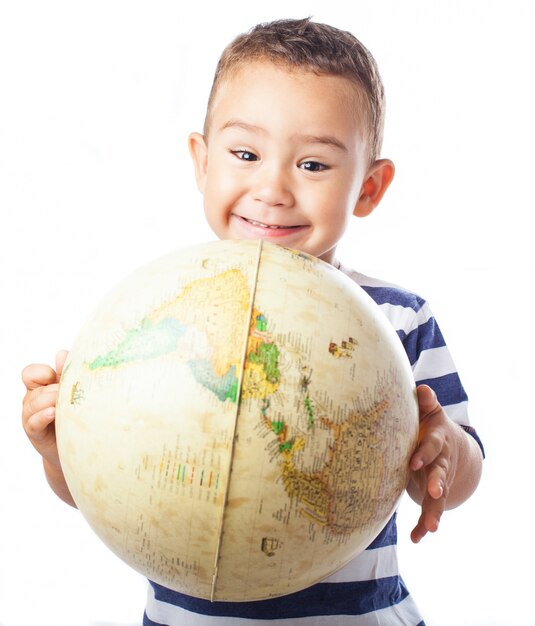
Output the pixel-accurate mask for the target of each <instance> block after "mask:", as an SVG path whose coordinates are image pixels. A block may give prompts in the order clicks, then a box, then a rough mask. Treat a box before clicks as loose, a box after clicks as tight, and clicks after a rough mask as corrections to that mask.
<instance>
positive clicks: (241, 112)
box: [207, 61, 368, 139]
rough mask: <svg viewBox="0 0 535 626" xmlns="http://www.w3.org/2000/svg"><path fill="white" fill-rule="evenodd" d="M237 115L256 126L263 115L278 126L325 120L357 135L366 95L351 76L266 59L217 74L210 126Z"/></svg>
mask: <svg viewBox="0 0 535 626" xmlns="http://www.w3.org/2000/svg"><path fill="white" fill-rule="evenodd" d="M242 116H245V117H247V120H246V121H248V122H250V123H252V124H257V125H259V126H262V125H263V124H264V123H265V122H266V118H267V120H269V121H270V122H271V123H272V124H273V123H274V122H275V121H278V123H279V125H280V126H281V127H282V126H284V124H289V125H309V126H310V125H313V126H314V125H316V126H318V127H325V126H328V127H330V128H331V129H332V130H336V129H338V130H339V131H340V132H346V133H347V132H349V133H351V132H353V133H356V134H358V135H359V136H360V137H361V139H362V138H363V136H365V135H367V132H366V129H367V125H368V115H367V107H366V99H365V96H364V94H363V92H362V89H361V88H360V87H359V86H358V85H356V84H355V83H354V82H353V81H350V80H349V79H347V78H345V77H342V76H334V75H330V74H316V73H314V72H313V71H311V70H301V69H296V68H293V67H288V66H284V65H280V64H274V63H271V62H268V61H254V62H248V63H245V64H242V65H240V66H239V67H237V68H236V67H235V68H233V69H232V70H231V71H230V72H227V74H226V75H224V76H223V77H222V78H221V79H220V82H219V84H218V86H217V90H216V92H215V94H214V97H213V99H212V102H211V106H210V109H209V111H208V119H207V122H208V125H209V127H210V130H211V131H213V130H217V129H219V128H221V127H222V126H223V125H225V124H226V123H228V120H229V119H233V118H236V117H238V118H240V117H242Z"/></svg>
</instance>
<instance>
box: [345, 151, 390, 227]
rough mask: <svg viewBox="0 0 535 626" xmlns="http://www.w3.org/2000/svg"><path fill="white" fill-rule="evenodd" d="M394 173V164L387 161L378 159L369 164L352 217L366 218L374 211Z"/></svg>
mask: <svg viewBox="0 0 535 626" xmlns="http://www.w3.org/2000/svg"><path fill="white" fill-rule="evenodd" d="M395 171H396V170H395V167H394V164H393V163H392V161H390V160H389V159H379V160H378V161H374V162H373V163H372V164H371V166H370V167H369V169H368V171H367V172H366V176H365V178H364V182H363V183H362V188H361V190H360V196H359V199H358V201H357V204H356V206H355V210H354V211H353V215H356V216H357V217H366V216H367V215H369V214H370V213H371V212H372V211H373V210H374V209H375V207H376V206H377V205H378V204H379V202H381V198H382V197H383V196H384V193H385V191H386V190H387V189H388V187H389V185H390V183H391V182H392V179H393V178H394V173H395Z"/></svg>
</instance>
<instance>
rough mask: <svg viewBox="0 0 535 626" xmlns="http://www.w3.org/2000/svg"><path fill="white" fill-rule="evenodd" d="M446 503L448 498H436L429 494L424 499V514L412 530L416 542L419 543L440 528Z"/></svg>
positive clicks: (413, 539)
mask: <svg viewBox="0 0 535 626" xmlns="http://www.w3.org/2000/svg"><path fill="white" fill-rule="evenodd" d="M445 505H446V499H445V498H444V497H441V498H438V499H436V500H435V499H433V498H432V497H430V496H428V497H426V498H425V499H424V501H423V503H422V514H421V515H420V519H419V520H418V523H417V524H416V526H415V527H414V529H413V531H412V532H411V540H412V541H413V542H414V543H418V542H419V541H420V540H421V539H423V537H425V535H427V533H435V532H436V531H437V530H438V527H439V524H440V518H441V517H442V513H444V510H445Z"/></svg>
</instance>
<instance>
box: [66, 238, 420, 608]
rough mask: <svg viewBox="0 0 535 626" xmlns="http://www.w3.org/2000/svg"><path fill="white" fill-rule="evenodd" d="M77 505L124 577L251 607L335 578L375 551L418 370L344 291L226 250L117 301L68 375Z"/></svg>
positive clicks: (356, 293) (272, 250) (283, 263)
mask: <svg viewBox="0 0 535 626" xmlns="http://www.w3.org/2000/svg"><path fill="white" fill-rule="evenodd" d="M56 424H57V441H58V448H59V452H60V458H61V463H62V466H63V470H64V472H65V477H66V480H67V483H68V485H69V489H70V490H71V493H72V495H73V497H74V500H75V502H76V504H77V505H78V508H79V509H80V511H81V512H82V514H83V515H84V517H85V518H86V519H87V521H88V522H89V524H90V525H91V527H92V528H93V530H94V531H95V532H96V533H97V534H98V535H99V536H100V538H101V539H102V540H103V541H104V542H105V543H106V544H107V545H108V546H109V548H111V550H113V551H114V552H115V553H116V554H117V555H118V556H119V557H120V558H121V559H123V560H124V561H125V562H126V563H128V564H129V565H130V566H132V567H133V568H135V569H136V570H138V571H139V572H141V573H143V574H144V575H146V576H147V577H148V578H150V579H151V580H154V581H155V582H158V583H160V584H162V585H165V586H166V587H169V588H171V589H174V590H176V591H180V592H182V593H186V594H189V595H192V596H196V597H199V598H207V599H211V600H226V601H244V600H255V599H264V598H270V597H275V596H279V595H283V594H287V593H291V592H294V591H297V590H299V589H302V588H304V587H307V586H309V585H311V584H313V583H316V582H318V581H320V580H322V579H324V578H325V577H327V576H328V575H329V574H331V573H333V572H334V571H336V570H337V569H339V568H340V567H342V566H343V565H344V564H346V563H347V562H348V561H349V560H350V559H351V558H353V557H354V556H355V555H356V554H358V553H359V552H360V551H362V550H364V549H365V548H366V546H367V545H369V544H370V542H371V541H372V540H373V539H374V538H375V537H376V536H377V535H378V534H379V532H380V531H381V530H382V528H383V527H384V525H385V524H386V522H387V521H388V519H389V517H390V516H391V514H392V513H393V511H394V510H395V508H396V505H397V503H398V500H399V498H400V496H401V494H402V492H403V490H404V488H405V486H406V483H407V480H408V460H409V458H410V455H411V453H412V451H413V449H414V446H415V443H416V439H417V431H418V409H417V401H416V394H415V385H414V380H413V377H412V373H411V368H410V366H409V363H408V361H407V357H406V355H405V353H404V350H403V348H402V346H401V342H400V341H399V339H398V337H397V336H396V333H395V332H394V330H393V329H392V327H391V326H390V324H389V323H388V321H387V320H386V318H385V317H384V315H383V313H382V312H381V311H380V310H379V308H378V307H377V305H376V304H375V303H374V302H373V301H372V300H371V299H370V298H369V296H368V295H367V294H366V293H365V292H364V291H363V290H362V289H361V288H360V287H358V286H356V285H355V284H354V283H353V282H352V281H351V280H350V279H349V278H348V277H347V276H345V275H344V274H342V272H340V271H338V270H337V269H335V268H333V267H332V266H330V265H328V264H326V263H324V262H322V261H320V260H318V259H316V258H314V257H310V256H308V255H306V254H303V253H301V252H297V251H295V250H290V249H287V248H282V247H279V246H276V245H272V244H268V243H265V242H262V241H220V242H214V243H209V244H204V245H200V246H195V247H191V248H188V249H183V250H180V251H178V252H176V253H173V254H170V255H168V256H165V257H164V258H162V259H159V260H157V261H155V262H152V263H150V264H148V265H147V266H145V267H143V268H142V269H140V270H138V271H137V272H135V273H134V274H133V275H132V276H130V277H129V278H128V279H127V280H125V281H124V282H122V283H121V284H120V285H119V286H118V287H116V288H115V289H114V290H113V291H112V292H111V293H110V294H109V295H108V296H107V297H106V298H105V299H104V300H103V302H102V303H101V304H100V306H99V307H98V308H97V309H96V312H95V313H94V314H93V316H92V317H91V319H90V320H89V321H88V323H87V324H86V325H85V327H84V328H83V329H82V332H81V334H80V336H79V338H78V339H77V341H76V342H75V345H74V347H73V349H72V351H71V353H70V355H69V359H68V362H67V363H66V365H65V368H64V372H63V375H62V379H61V383H60V391H59V397H58V406H57V419H56Z"/></svg>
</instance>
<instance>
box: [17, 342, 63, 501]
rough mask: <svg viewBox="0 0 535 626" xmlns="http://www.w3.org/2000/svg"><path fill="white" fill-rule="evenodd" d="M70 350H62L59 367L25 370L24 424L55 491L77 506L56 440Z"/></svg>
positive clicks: (23, 376) (31, 366)
mask: <svg viewBox="0 0 535 626" xmlns="http://www.w3.org/2000/svg"><path fill="white" fill-rule="evenodd" d="M67 355H68V352H67V351H66V350H62V351H61V352H58V354H57V355H56V369H55V370H53V369H52V368H51V367H49V366H48V365H28V366H27V367H25V368H24V370H23V372H22V381H23V382H24V385H25V386H26V395H25V396H24V400H23V401H22V425H23V426H24V430H25V432H26V434H27V435H28V438H29V439H30V441H31V442H32V444H33V446H34V448H35V449H36V450H37V451H38V452H39V454H40V455H41V456H42V457H43V465H44V468H45V473H46V476H47V479H48V482H49V483H50V486H51V487H52V489H53V490H54V491H55V493H56V494H57V495H58V496H59V497H60V498H62V500H65V502H67V503H68V504H71V505H73V506H74V501H73V499H72V496H71V494H70V492H69V489H68V487H67V484H66V483H65V478H64V476H63V471H62V469H61V464H60V461H59V454H58V447H57V444H56V429H55V424H54V420H55V417H56V400H57V396H58V387H59V379H60V377H61V372H62V370H63V366H64V364H65V361H66V359H67Z"/></svg>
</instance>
